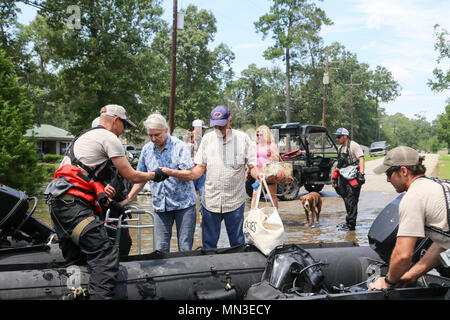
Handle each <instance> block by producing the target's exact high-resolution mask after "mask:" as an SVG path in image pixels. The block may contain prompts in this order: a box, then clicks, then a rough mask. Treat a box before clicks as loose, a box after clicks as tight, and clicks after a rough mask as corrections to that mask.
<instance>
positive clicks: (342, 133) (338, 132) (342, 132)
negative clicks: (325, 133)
mask: <svg viewBox="0 0 450 320" xmlns="http://www.w3.org/2000/svg"><path fill="white" fill-rule="evenodd" d="M334 134H335V135H337V136H348V135H349V134H348V130H347V129H345V128H339V129H337V130H336V132H335V133H334Z"/></svg>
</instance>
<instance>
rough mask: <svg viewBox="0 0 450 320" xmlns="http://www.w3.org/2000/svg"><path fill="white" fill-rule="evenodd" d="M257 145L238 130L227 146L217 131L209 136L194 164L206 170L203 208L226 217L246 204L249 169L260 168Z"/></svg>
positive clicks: (228, 140)
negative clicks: (246, 181) (247, 170)
mask: <svg viewBox="0 0 450 320" xmlns="http://www.w3.org/2000/svg"><path fill="white" fill-rule="evenodd" d="M255 149H256V148H255V146H254V142H253V141H252V140H251V139H250V137H249V136H248V135H247V134H246V133H244V132H242V131H239V130H234V129H232V130H231V134H230V135H229V136H228V137H227V140H226V142H224V141H223V138H222V137H219V136H218V135H217V134H216V132H215V131H212V132H209V133H207V134H206V135H205V136H204V137H203V139H202V143H201V144H200V148H199V149H198V151H197V154H196V155H195V158H194V163H195V164H198V165H202V166H206V181H205V187H204V190H203V196H202V199H201V201H202V205H203V206H204V207H205V208H206V209H207V210H208V211H211V212H216V213H226V212H231V211H233V210H236V209H237V208H239V207H240V206H241V205H242V204H243V203H244V202H245V200H246V192H245V171H246V166H248V167H250V168H252V167H253V166H256V165H257V160H256V152H255Z"/></svg>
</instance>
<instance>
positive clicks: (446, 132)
mask: <svg viewBox="0 0 450 320" xmlns="http://www.w3.org/2000/svg"><path fill="white" fill-rule="evenodd" d="M434 125H435V128H436V133H437V138H438V140H439V141H441V142H443V143H444V144H445V146H446V147H447V149H448V151H449V152H450V99H447V106H446V107H445V112H444V113H442V114H440V115H438V117H437V119H436V120H435V123H434Z"/></svg>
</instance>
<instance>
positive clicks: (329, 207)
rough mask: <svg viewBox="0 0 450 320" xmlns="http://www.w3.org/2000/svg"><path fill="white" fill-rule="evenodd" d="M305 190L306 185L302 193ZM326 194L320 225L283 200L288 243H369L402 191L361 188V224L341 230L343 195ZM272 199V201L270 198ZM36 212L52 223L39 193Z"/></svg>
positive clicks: (144, 204) (328, 190)
mask: <svg viewBox="0 0 450 320" xmlns="http://www.w3.org/2000/svg"><path fill="white" fill-rule="evenodd" d="M303 194H305V190H304V189H302V190H301V192H300V194H299V197H300V196H302V195H303ZM321 195H322V201H323V204H322V213H321V214H320V223H319V226H317V227H314V228H312V227H307V226H306V225H305V221H306V219H305V214H304V210H303V207H302V206H301V202H300V200H298V199H297V200H292V201H279V210H278V212H279V213H280V216H281V219H282V220H283V224H284V227H285V232H286V241H285V243H312V242H341V241H353V242H357V243H358V244H359V245H367V244H368V240H367V234H368V232H369V229H370V226H371V225H372V222H373V221H374V219H375V218H376V217H377V215H378V213H379V212H380V211H381V210H382V209H383V208H384V207H385V206H386V205H387V204H388V203H389V202H391V201H392V200H393V199H395V198H396V197H397V196H398V194H397V193H396V192H395V191H394V192H389V191H387V192H386V191H364V187H363V191H362V192H361V196H360V200H359V213H358V220H357V226H356V230H355V231H347V232H345V231H339V230H338V229H337V227H336V225H337V224H339V223H341V222H343V221H345V215H346V213H345V207H344V202H343V200H342V198H340V197H339V196H338V195H337V194H336V192H335V191H334V189H333V188H332V187H331V186H325V188H324V189H323V191H322V192H321ZM269 203H270V202H269ZM132 204H133V205H134V206H136V207H138V208H139V209H144V210H149V211H152V210H153V207H152V198H151V196H150V195H138V196H137V197H136V200H135V201H134V202H133V203H132ZM265 205H266V204H265V201H264V200H262V201H261V202H260V207H262V206H265ZM249 208H250V199H248V200H247V202H246V211H247V210H249ZM34 216H35V217H36V218H38V219H39V220H41V221H43V222H45V223H47V224H49V225H51V221H50V216H49V213H48V207H47V205H46V204H45V201H44V199H43V197H42V196H41V197H39V203H38V206H37V209H36V212H35V213H34ZM142 223H143V224H152V219H151V217H150V216H149V215H146V214H145V215H142ZM200 223H201V215H200V214H199V213H198V214H197V225H196V229H195V236H194V245H193V249H196V248H197V247H201V245H202V243H201V225H200ZM130 232H131V236H132V239H133V247H132V249H131V254H137V253H138V250H137V230H136V229H131V231H130ZM141 236H142V244H141V253H150V252H152V251H153V234H152V230H151V229H144V230H142V231H141ZM218 246H219V247H228V246H229V242H228V236H227V234H226V229H225V225H224V223H222V229H221V235H220V238H219V244H218ZM177 250H178V247H177V237H176V229H175V226H174V228H173V233H172V240H171V251H177Z"/></svg>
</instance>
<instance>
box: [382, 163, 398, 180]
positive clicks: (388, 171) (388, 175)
mask: <svg viewBox="0 0 450 320" xmlns="http://www.w3.org/2000/svg"><path fill="white" fill-rule="evenodd" d="M400 168H401V167H399V166H395V167H390V168H389V169H387V170H386V172H385V173H386V176H387V177H388V178H389V179H390V178H391V176H392V174H393V173H394V172H397V171H398V170H400Z"/></svg>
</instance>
